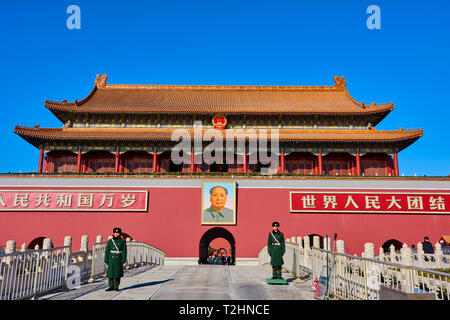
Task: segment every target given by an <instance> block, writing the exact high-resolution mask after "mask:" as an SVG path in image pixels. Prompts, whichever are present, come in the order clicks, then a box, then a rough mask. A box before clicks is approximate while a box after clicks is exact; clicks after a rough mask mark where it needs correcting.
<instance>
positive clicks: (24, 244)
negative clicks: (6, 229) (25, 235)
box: [20, 242, 27, 252]
mask: <svg viewBox="0 0 450 320" xmlns="http://www.w3.org/2000/svg"><path fill="white" fill-rule="evenodd" d="M24 251H27V244H26V243H25V242H24V243H22V246H21V247H20V252H24Z"/></svg>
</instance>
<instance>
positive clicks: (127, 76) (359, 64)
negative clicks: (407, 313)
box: [0, 0, 450, 176]
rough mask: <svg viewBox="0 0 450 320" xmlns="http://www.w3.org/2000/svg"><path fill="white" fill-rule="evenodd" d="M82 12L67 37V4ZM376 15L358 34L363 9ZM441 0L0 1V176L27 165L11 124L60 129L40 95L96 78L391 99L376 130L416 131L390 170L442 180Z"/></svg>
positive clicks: (446, 79)
mask: <svg viewBox="0 0 450 320" xmlns="http://www.w3.org/2000/svg"><path fill="white" fill-rule="evenodd" d="M71 4H75V5H78V6H79V7H80V9H81V29H80V30H69V29H68V28H67V27H66V19H67V18H68V17H69V15H68V14H67V13H66V9H67V7H68V6H69V5H71ZM372 4H376V5H378V6H379V7H380V8H381V29H380V30H369V29H368V28H367V26H366V20H367V18H368V17H369V14H367V13H366V9H367V7H368V6H369V5H372ZM449 9H450V4H449V2H448V1H415V0H409V1H404V0H389V1H379V0H371V1H364V0H355V1H351V0H346V1H300V0H296V1H283V0H281V1H264V0H259V1H242V0H241V1H236V0H228V1H211V0H209V1H133V0H128V1H92V0H90V1H81V0H72V1H63V0H53V1H48V0H40V1H31V0H30V1H2V2H1V4H0V36H1V43H2V47H1V50H0V63H1V69H0V70H1V72H2V76H1V78H0V81H1V86H0V88H1V95H2V99H1V104H0V107H1V109H2V111H3V112H2V117H1V118H0V122H1V125H0V135H1V137H2V141H3V146H2V150H3V156H2V157H0V172H9V171H11V172H18V171H20V170H22V171H24V172H25V171H33V170H37V165H38V157H39V151H38V150H37V149H36V148H35V147H33V146H31V145H29V144H28V143H27V142H25V141H24V140H22V139H21V138H20V137H18V136H16V135H15V134H14V133H13V130H14V126H15V125H17V124H19V125H27V126H32V125H36V124H39V125H40V126H41V127H61V126H62V123H60V122H59V120H58V119H57V118H56V117H55V116H53V115H52V114H51V113H50V112H49V111H48V110H47V109H46V108H44V101H45V99H51V100H63V99H67V100H69V101H73V100H75V99H78V100H80V99H82V98H84V97H85V96H86V95H87V94H88V93H89V92H90V91H91V90H92V88H93V86H94V79H95V75H96V74H98V73H100V74H103V73H107V74H108V82H109V83H117V84H133V83H136V84H219V85H220V84H223V85H333V84H334V82H333V76H334V75H344V76H345V79H346V81H347V89H348V90H349V92H350V94H351V95H352V96H353V97H354V98H355V99H356V100H358V101H364V102H365V103H366V104H369V103H371V102H372V101H374V102H377V103H383V102H393V103H394V107H395V109H394V111H393V112H391V114H389V115H388V116H387V117H386V118H385V119H384V120H383V121H382V122H381V123H380V124H379V125H378V126H377V128H378V129H386V130H398V128H399V127H403V128H406V129H412V128H423V129H424V137H422V138H421V139H419V140H418V141H417V142H416V143H414V144H413V145H412V146H410V147H409V148H407V149H405V150H404V151H402V152H401V153H400V154H399V163H400V174H402V173H403V174H405V175H414V174H417V175H428V176H430V175H448V174H450V170H449V165H448V164H449V160H450V151H449V150H450V144H449V138H450V135H449V130H448V127H449V125H448V121H449V118H450V117H449V116H450V106H449V101H450V93H449V92H450V90H449V89H450V66H449V53H450V52H449V39H450V37H449V31H450V27H449V25H448V12H449Z"/></svg>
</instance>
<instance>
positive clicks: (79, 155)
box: [77, 150, 81, 172]
mask: <svg viewBox="0 0 450 320" xmlns="http://www.w3.org/2000/svg"><path fill="white" fill-rule="evenodd" d="M77 172H81V150H78V158H77Z"/></svg>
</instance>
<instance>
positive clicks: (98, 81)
mask: <svg viewBox="0 0 450 320" xmlns="http://www.w3.org/2000/svg"><path fill="white" fill-rule="evenodd" d="M106 79H108V75H107V74H106V73H105V74H104V75H102V76H101V77H100V75H99V74H97V77H96V78H95V86H96V87H97V88H104V87H105V86H106Z"/></svg>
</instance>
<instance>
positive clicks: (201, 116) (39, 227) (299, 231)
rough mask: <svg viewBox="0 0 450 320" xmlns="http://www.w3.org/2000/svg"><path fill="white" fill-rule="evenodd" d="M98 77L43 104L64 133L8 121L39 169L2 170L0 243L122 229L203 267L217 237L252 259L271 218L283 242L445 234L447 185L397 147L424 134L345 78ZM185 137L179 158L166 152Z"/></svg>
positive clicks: (358, 242)
mask: <svg viewBox="0 0 450 320" xmlns="http://www.w3.org/2000/svg"><path fill="white" fill-rule="evenodd" d="M106 80H107V76H106V75H103V76H101V77H100V76H99V75H97V78H96V80H95V86H94V89H92V91H91V92H90V93H89V94H88V95H87V96H86V97H85V98H84V99H82V100H75V101H74V102H67V101H66V100H64V101H62V102H55V101H46V102H45V107H46V108H47V109H49V110H50V111H51V112H52V113H53V114H54V115H55V116H56V117H57V118H58V119H59V120H61V122H62V123H63V125H62V127H61V128H41V127H40V126H39V125H36V126H34V127H24V126H16V127H15V130H14V132H15V133H16V134H18V135H19V136H20V137H22V138H23V139H24V140H26V141H27V142H28V143H30V144H32V145H33V146H35V147H36V148H38V149H39V150H40V152H39V160H38V170H37V174H20V175H2V176H1V177H0V184H1V190H0V211H1V212H0V225H3V226H8V227H7V228H4V229H3V230H2V232H1V233H0V238H1V239H0V243H4V242H6V241H7V240H10V239H13V240H16V241H17V242H18V243H22V242H25V243H27V244H29V243H35V242H36V241H35V240H36V239H38V238H42V237H50V238H52V240H53V241H54V243H55V244H56V245H60V244H62V241H63V238H64V236H65V235H71V236H72V237H74V238H75V239H76V238H77V237H81V235H84V234H87V235H89V237H90V239H91V240H93V239H95V236H96V235H98V234H102V235H103V236H107V235H109V234H110V233H111V230H112V228H113V227H115V226H120V227H121V228H122V230H123V231H124V232H125V233H126V234H127V235H129V236H130V237H131V238H133V239H136V240H140V241H146V242H148V243H152V244H154V245H155V246H157V247H158V248H160V249H162V250H164V251H165V252H166V257H168V258H169V259H170V258H185V259H187V260H189V259H190V260H191V261H195V262H197V261H199V262H202V263H204V262H205V261H206V258H207V249H208V246H209V244H210V243H211V241H213V240H214V239H217V238H224V239H226V240H227V241H228V242H229V243H230V247H231V251H232V255H233V257H235V258H237V261H239V259H242V261H245V259H247V258H256V257H257V255H258V252H259V250H261V249H262V248H263V246H264V245H265V244H266V242H267V233H268V232H269V231H270V230H271V223H272V221H274V220H276V221H279V222H280V224H281V230H282V232H284V233H285V236H286V237H290V236H307V235H310V236H313V235H319V236H321V237H325V235H326V234H328V235H329V236H330V237H331V236H332V234H333V233H334V232H337V233H338V238H339V239H343V240H345V244H346V248H345V249H346V252H348V253H351V254H355V253H357V254H359V253H360V252H361V251H362V247H363V244H364V243H365V242H373V243H374V244H375V245H376V246H378V247H380V246H382V245H386V244H387V243H389V244H391V243H395V244H396V245H397V244H398V243H400V244H401V243H403V242H406V243H407V244H409V245H410V244H412V243H417V242H418V241H422V240H423V236H425V235H427V236H429V237H430V239H431V241H434V242H436V241H438V239H439V238H440V237H441V236H442V235H444V234H448V232H449V228H450V220H449V214H450V181H449V179H448V178H445V177H442V178H419V177H400V176H399V172H400V171H399V159H398V153H399V152H400V151H402V150H403V149H405V148H407V147H409V146H410V145H411V144H413V143H414V142H415V141H416V140H418V139H419V138H420V137H421V136H422V135H423V132H422V130H421V129H414V130H405V129H402V128H400V129H398V130H391V131H387V130H377V129H376V126H377V125H378V123H379V122H380V121H382V120H383V119H384V118H385V117H386V116H387V115H388V114H389V113H390V112H391V111H392V110H393V109H394V107H393V104H392V103H385V104H376V103H371V104H365V103H363V102H357V101H356V100H355V99H353V98H352V96H351V95H350V94H349V92H348V91H347V89H346V82H345V80H344V77H341V78H340V77H338V76H335V77H334V82H335V83H334V85H332V86H215V85H211V86H206V85H113V84H108V83H106ZM274 132H275V133H276V135H273V134H272V133H274ZM180 137H183V139H186V140H185V142H186V141H187V143H188V144H187V145H188V149H186V147H185V148H184V149H183V159H185V160H188V161H183V162H182V163H179V162H177V161H174V159H173V154H174V150H176V148H177V145H179V143H180V141H181V139H180ZM186 137H187V138H186ZM261 137H262V138H261ZM195 139H197V140H199V139H200V141H201V142H200V144H198V143H197V144H196V142H195V141H194V140H195ZM258 139H259V140H258ZM253 140H254V141H256V142H255V144H253V145H252V143H251V141H253ZM263 140H264V143H261V141H263ZM218 142H222V144H221V145H220V146H219V144H217V143H218ZM214 143H216V145H215V150H214V152H205V150H208V146H210V145H211V144H214ZM236 145H237V147H236ZM269 145H270V146H271V147H273V146H274V145H276V147H277V148H276V152H274V151H273V150H275V149H270V147H269ZM218 146H219V147H218ZM239 146H240V147H239ZM263 151H264V152H266V151H270V155H271V157H272V159H274V158H275V157H276V164H277V165H276V167H273V166H270V165H268V164H267V161H265V160H264V159H263V158H262V156H261V154H262V152H263ZM219 154H220V156H221V157H223V158H224V159H225V158H226V159H227V161H218V160H217V159H219V158H217V157H218V155H219ZM36 160H37V159H36ZM264 168H265V169H266V171H265V173H264V174H261V173H260V172H261V171H262V170H264ZM218 187H220V188H218ZM218 192H222V193H224V197H225V200H224V201H223V203H222V204H220V203H219V205H217V203H216V204H215V202H214V201H215V200H213V197H214V195H215V193H218ZM223 208H226V210H225V209H223ZM224 210H225V211H224ZM227 215H228V216H227ZM16 226H20V227H18V228H16ZM33 241H34V242H33Z"/></svg>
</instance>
